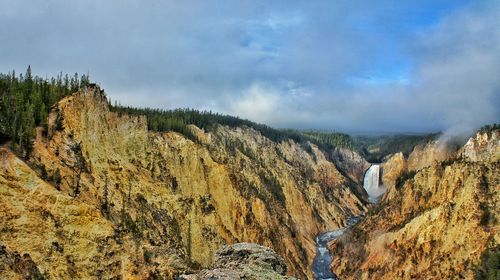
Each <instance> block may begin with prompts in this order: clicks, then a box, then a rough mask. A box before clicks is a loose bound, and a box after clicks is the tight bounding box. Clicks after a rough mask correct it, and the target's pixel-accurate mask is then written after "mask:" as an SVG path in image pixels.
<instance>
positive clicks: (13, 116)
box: [0, 67, 89, 154]
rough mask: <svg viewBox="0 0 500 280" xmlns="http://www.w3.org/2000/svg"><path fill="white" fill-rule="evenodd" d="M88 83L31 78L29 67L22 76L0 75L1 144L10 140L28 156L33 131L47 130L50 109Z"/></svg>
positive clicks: (84, 80)
mask: <svg viewBox="0 0 500 280" xmlns="http://www.w3.org/2000/svg"><path fill="white" fill-rule="evenodd" d="M88 83H89V79H88V76H85V75H83V76H82V77H81V78H79V77H78V74H75V75H74V76H73V77H71V78H70V77H69V76H68V75H67V74H66V75H65V76H63V75H62V74H60V75H58V76H57V77H56V78H51V79H43V78H40V77H37V76H35V77H33V76H32V74H31V67H28V70H27V71H26V73H25V74H24V75H23V74H20V75H19V76H18V75H16V74H15V72H12V73H9V74H0V143H4V142H6V141H9V140H12V146H13V147H14V148H15V149H16V150H17V151H19V152H22V153H23V154H26V153H27V152H29V151H30V149H31V145H32V142H33V139H34V137H35V127H37V126H44V127H46V125H47V116H48V114H49V111H50V108H51V107H52V105H54V104H55V103H56V102H57V101H59V100H61V99H62V98H63V97H64V96H66V95H68V94H70V93H72V92H75V91H77V90H78V89H79V88H81V87H83V86H86V85H88Z"/></svg>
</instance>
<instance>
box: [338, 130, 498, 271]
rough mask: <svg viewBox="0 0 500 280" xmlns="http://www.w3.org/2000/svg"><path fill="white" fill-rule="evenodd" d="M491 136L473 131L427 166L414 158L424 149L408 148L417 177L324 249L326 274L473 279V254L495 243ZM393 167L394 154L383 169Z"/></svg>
mask: <svg viewBox="0 0 500 280" xmlns="http://www.w3.org/2000/svg"><path fill="white" fill-rule="evenodd" d="M499 135H500V131H499V130H495V131H493V132H490V133H489V134H483V133H479V134H478V135H477V136H476V137H475V138H472V139H470V140H469V142H468V143H467V144H466V145H465V146H464V147H463V148H462V149H461V151H460V152H458V153H456V154H455V156H451V157H450V156H448V155H446V156H441V155H443V154H440V156H438V153H435V152H431V154H434V155H435V157H431V158H432V160H431V161H432V162H430V160H427V159H425V160H424V159H423V158H422V159H421V156H422V153H423V151H424V150H425V149H428V148H424V149H423V150H422V149H416V151H415V152H414V153H415V154H413V156H410V160H409V163H408V165H409V168H412V169H413V170H415V169H418V171H416V172H415V173H414V174H413V175H412V176H410V177H408V178H406V180H405V181H404V182H403V184H402V185H401V187H400V188H398V189H392V194H391V195H388V196H386V197H385V199H384V201H382V202H381V204H380V205H378V206H376V207H375V209H372V210H371V211H370V214H369V215H368V216H367V217H366V218H365V219H364V220H362V221H361V222H360V223H359V224H358V225H356V226H355V227H353V228H352V229H350V230H348V231H347V234H345V235H344V236H342V238H340V239H338V240H336V241H334V242H332V243H331V244H330V247H329V249H330V251H331V253H332V254H333V263H332V269H333V271H335V273H337V274H338V275H339V276H340V277H341V279H464V278H465V279H473V278H474V269H475V267H476V266H477V265H478V264H479V262H480V257H481V254H482V253H483V252H484V251H485V250H487V249H488V248H494V247H495V246H498V243H499V241H500V231H499V230H500V227H499V224H498V219H499V217H500V216H499V209H500V207H499V206H500V205H499V203H500V201H499V199H500V193H499V192H500V175H499V174H500V162H499V160H498V159H499V156H500V153H499V147H500V143H499V140H498V139H499V137H498V136H499ZM401 161H402V159H401V157H400V156H397V155H396V156H394V157H393V158H391V160H389V162H388V163H387V164H386V168H388V167H391V166H396V167H395V168H392V167H391V168H388V169H390V170H395V171H397V173H401V171H400V169H401V168H400V166H401V163H400V162H401ZM417 166H419V167H418V168H417ZM391 172H392V171H389V172H387V174H386V178H385V180H386V181H389V182H392V181H393V178H392V177H391V176H389V175H388V174H389V173H391Z"/></svg>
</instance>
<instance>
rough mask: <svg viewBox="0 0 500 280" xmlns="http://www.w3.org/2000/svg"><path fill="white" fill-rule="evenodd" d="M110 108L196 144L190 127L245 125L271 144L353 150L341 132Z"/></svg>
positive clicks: (186, 112) (195, 112)
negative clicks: (270, 141)
mask: <svg viewBox="0 0 500 280" xmlns="http://www.w3.org/2000/svg"><path fill="white" fill-rule="evenodd" d="M110 109H111V110H112V111H114V112H118V113H121V114H129V115H144V116H146V117H147V120H148V129H149V130H153V131H160V132H162V131H176V132H179V133H181V134H183V135H185V136H186V137H188V138H189V139H191V140H193V141H196V142H197V141H198V139H197V138H196V136H195V135H194V133H193V132H192V131H191V129H190V128H189V127H188V125H190V124H193V125H195V126H197V127H199V128H202V129H205V130H206V131H213V129H214V128H215V126H216V125H217V124H220V125H226V126H229V127H243V126H246V127H250V128H253V129H255V130H256V131H258V132H260V134H262V135H263V136H264V137H266V138H268V139H270V140H272V141H274V142H281V141H287V140H293V141H295V142H297V143H305V142H307V141H310V142H311V143H314V144H316V145H317V146H319V147H320V148H322V149H332V148H335V147H345V148H352V147H353V146H354V142H353V140H352V138H351V137H350V136H349V135H347V134H343V133H338V132H323V131H300V130H294V129H274V128H272V127H269V126H267V125H264V124H258V123H255V122H252V121H249V120H245V119H241V118H238V117H234V116H228V115H223V114H219V113H213V112H211V111H199V110H195V109H174V110H162V109H152V108H133V107H125V106H120V105H115V106H111V107H110Z"/></svg>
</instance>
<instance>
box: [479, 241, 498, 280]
mask: <svg viewBox="0 0 500 280" xmlns="http://www.w3.org/2000/svg"><path fill="white" fill-rule="evenodd" d="M476 279H478V280H483V279H484V280H497V279H500V246H499V245H497V246H496V247H494V248H490V249H488V250H486V251H484V253H483V255H482V256H481V264H480V265H479V267H478V268H477V269H476Z"/></svg>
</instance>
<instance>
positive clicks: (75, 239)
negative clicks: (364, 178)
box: [0, 87, 366, 279]
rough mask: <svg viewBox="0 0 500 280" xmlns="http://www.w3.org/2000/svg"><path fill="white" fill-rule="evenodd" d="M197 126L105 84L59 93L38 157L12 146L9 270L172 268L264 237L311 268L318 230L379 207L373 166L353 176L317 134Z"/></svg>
mask: <svg viewBox="0 0 500 280" xmlns="http://www.w3.org/2000/svg"><path fill="white" fill-rule="evenodd" d="M191 129H192V131H193V133H195V134H196V138H197V139H196V140H197V141H192V140H190V139H188V138H186V137H184V136H183V135H182V134H179V133H175V132H166V133H159V132H152V131H148V128H147V122H146V119H145V117H142V116H129V115H127V114H119V113H115V112H110V110H109V103H108V100H107V97H106V96H105V95H104V93H103V92H102V91H101V90H99V89H98V88H95V87H89V88H85V89H82V90H80V91H79V92H77V93H75V94H73V95H70V96H68V97H65V98H63V99H62V100H61V101H59V102H58V103H57V104H56V105H55V106H54V107H53V108H52V111H51V113H50V115H49V121H48V125H47V128H46V129H43V128H38V129H37V135H36V140H35V142H34V146H33V149H32V151H31V153H30V156H29V157H28V158H27V159H24V158H23V159H22V158H20V157H18V156H17V155H16V154H15V153H13V152H12V151H11V150H10V149H9V148H8V145H4V146H3V147H2V148H1V149H0V157H1V160H0V186H1V187H0V209H1V211H2V213H3V214H2V215H1V216H0V233H1V238H0V246H1V247H0V248H1V249H0V260H3V261H2V262H0V278H7V279H20V278H37V277H38V278H46V279H112V278H113V279H118V278H122V279H147V278H149V279H172V278H174V277H177V276H178V275H180V274H189V273H194V272H196V271H198V270H199V269H202V268H209V267H213V265H214V254H215V252H217V250H218V249H220V248H222V247H223V246H224V245H226V244H234V243H238V242H252V243H257V244H261V245H264V246H268V247H270V248H272V249H274V250H275V251H276V252H277V253H278V254H279V255H281V256H282V257H283V260H284V263H286V265H287V266H288V270H287V273H288V275H294V276H296V277H298V278H300V279H306V278H309V279H311V278H312V275H311V272H310V267H311V264H312V261H313V258H314V255H315V243H314V240H315V236H316V235H317V234H318V233H320V232H323V231H326V230H331V229H336V228H339V227H342V226H344V225H345V224H346V221H347V219H348V218H349V217H350V216H357V215H360V214H361V213H363V211H365V210H366V208H365V206H364V203H363V202H362V201H363V198H362V194H358V195H356V194H355V191H356V190H355V187H356V184H353V180H358V181H359V176H360V174H361V173H362V171H361V169H362V168H364V167H362V168H361V169H360V170H358V171H356V172H354V173H353V175H352V176H353V177H351V178H348V177H346V176H350V175H349V173H346V172H341V171H339V169H337V167H336V165H335V164H334V163H333V162H332V161H331V159H330V157H331V155H326V156H325V153H324V152H323V151H321V150H320V149H318V147H316V146H315V145H312V144H308V146H307V147H304V145H300V144H298V143H295V142H294V141H291V140H289V141H283V142H280V143H277V142H273V141H271V140H269V139H268V138H266V137H264V136H262V135H261V134H260V133H259V132H257V131H256V130H254V129H251V128H248V127H236V128H230V127H227V126H221V125H218V126H216V127H214V129H212V130H211V131H203V130H201V129H199V128H197V127H194V126H192V127H191ZM351 156H352V155H351ZM344 161H348V159H347V160H344ZM346 164H347V162H346ZM364 166H366V164H364ZM343 174H344V175H343ZM358 191H359V186H358ZM259 250H260V249H259ZM217 262H218V259H217V258H216V259H215V263H217ZM279 263H280V266H281V265H282V263H283V262H282V261H281V260H280V261H279ZM277 273H280V274H281V275H283V273H284V270H279V271H277Z"/></svg>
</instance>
